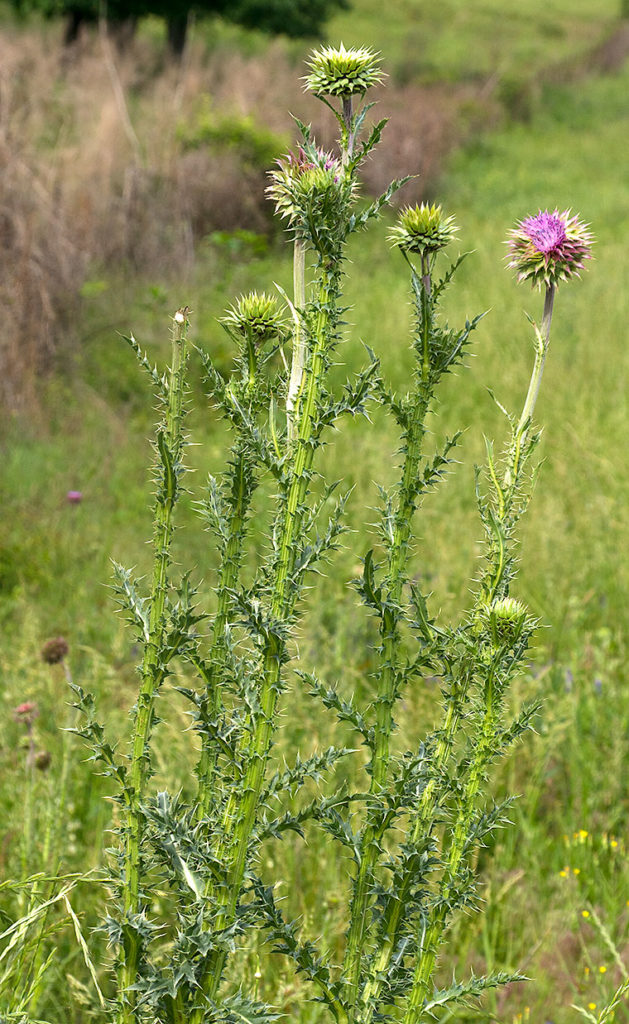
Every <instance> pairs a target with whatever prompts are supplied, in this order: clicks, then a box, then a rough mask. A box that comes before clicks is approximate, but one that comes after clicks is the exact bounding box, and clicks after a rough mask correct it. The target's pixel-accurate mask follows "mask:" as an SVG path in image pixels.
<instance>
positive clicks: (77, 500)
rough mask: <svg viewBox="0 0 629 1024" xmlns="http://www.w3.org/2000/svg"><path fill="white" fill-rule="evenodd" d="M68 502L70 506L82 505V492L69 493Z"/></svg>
mask: <svg viewBox="0 0 629 1024" xmlns="http://www.w3.org/2000/svg"><path fill="white" fill-rule="evenodd" d="M66 501H67V502H68V504H69V505H80V504H81V502H82V501H83V492H82V491H68V493H67V494H66Z"/></svg>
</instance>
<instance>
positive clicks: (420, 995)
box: [403, 666, 496, 1024]
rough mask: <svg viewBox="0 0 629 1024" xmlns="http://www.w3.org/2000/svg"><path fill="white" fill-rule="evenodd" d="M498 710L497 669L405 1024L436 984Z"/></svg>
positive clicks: (410, 1021)
mask: <svg viewBox="0 0 629 1024" xmlns="http://www.w3.org/2000/svg"><path fill="white" fill-rule="evenodd" d="M495 718H496V715H495V708H494V667H493V666H492V668H491V669H490V671H489V675H488V678H487V681H486V685H485V712H484V715H483V722H482V727H481V734H480V737H479V739H478V742H477V744H476V746H475V749H474V755H473V759H472V764H471V767H470V771H469V774H468V777H467V781H466V784H465V786H464V789H463V793H462V794H461V798H460V800H459V808H460V814H459V817H458V819H457V822H456V825H455V828H454V832H453V835H452V841H451V843H450V848H449V851H448V858H447V862H446V867H445V870H444V873H443V877H442V879H441V885H440V893H439V902H438V904H437V906H436V908H435V910H434V911H433V914H432V917H431V920H430V921H429V923H428V925H427V927H426V930H425V932H424V935H423V941H422V943H421V949H420V950H419V951H418V956H417V963H416V966H415V971H414V976H413V985H412V988H411V992H410V995H409V998H408V1002H407V1004H406V1011H405V1014H404V1017H403V1024H417V1022H418V1021H419V1020H421V1011H422V1007H423V1005H424V1002H425V1000H426V997H427V995H428V991H429V987H430V984H431V981H432V975H433V972H434V968H435V964H436V960H437V952H438V950H439V946H440V944H441V938H442V935H443V932H444V930H445V926H446V923H447V913H446V907H447V905H448V901H449V899H450V898H451V896H452V894H453V890H454V885H455V882H456V878H457V874H458V872H459V868H460V865H461V861H462V859H463V855H464V852H465V847H466V845H467V840H468V835H469V830H470V826H471V824H472V820H473V817H474V813H475V811H476V800H477V797H478V792H479V789H480V786H481V783H482V780H483V777H484V772H485V769H486V767H487V764H488V763H489V761H490V760H491V755H492V750H493V745H494V739H495Z"/></svg>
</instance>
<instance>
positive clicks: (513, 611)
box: [487, 597, 528, 647]
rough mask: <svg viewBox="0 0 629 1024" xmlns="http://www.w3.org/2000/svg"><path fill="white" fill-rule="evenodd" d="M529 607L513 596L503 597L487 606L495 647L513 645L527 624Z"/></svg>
mask: <svg viewBox="0 0 629 1024" xmlns="http://www.w3.org/2000/svg"><path fill="white" fill-rule="evenodd" d="M527 614H528V613H527V609H526V606H525V605H523V604H522V602H521V601H516V600H515V598H513V597H503V598H501V599H500V600H499V601H494V602H493V604H491V605H489V606H488V608H487V616H488V619H489V630H490V633H491V638H492V640H493V643H494V646H495V647H512V646H513V644H514V643H516V641H517V640H518V639H519V638H520V636H521V634H522V630H523V629H524V626H525V625H526V620H527Z"/></svg>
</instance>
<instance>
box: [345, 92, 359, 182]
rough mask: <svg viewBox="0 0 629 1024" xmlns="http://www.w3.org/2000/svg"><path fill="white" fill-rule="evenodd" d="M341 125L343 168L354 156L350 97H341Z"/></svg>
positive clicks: (354, 138) (354, 134) (352, 116)
mask: <svg viewBox="0 0 629 1024" xmlns="http://www.w3.org/2000/svg"><path fill="white" fill-rule="evenodd" d="M343 123H344V125H345V138H344V147H343V166H345V165H346V164H347V163H349V161H350V160H351V159H352V157H353V156H354V145H355V142H356V133H355V131H354V115H353V111H352V97H351V96H344V97H343Z"/></svg>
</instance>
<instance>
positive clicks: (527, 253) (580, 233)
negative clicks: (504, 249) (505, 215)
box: [507, 210, 593, 288]
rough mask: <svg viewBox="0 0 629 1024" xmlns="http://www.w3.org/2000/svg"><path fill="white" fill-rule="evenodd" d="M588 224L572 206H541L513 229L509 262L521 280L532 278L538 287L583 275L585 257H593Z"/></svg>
mask: <svg viewBox="0 0 629 1024" xmlns="http://www.w3.org/2000/svg"><path fill="white" fill-rule="evenodd" d="M587 228H588V225H587V224H582V223H581V221H580V220H579V218H578V217H577V216H572V214H571V211H570V210H564V211H563V213H559V211H558V210H554V212H553V213H550V212H549V211H548V210H540V211H539V213H537V214H536V216H534V217H527V218H526V219H525V220H521V221H519V222H518V225H517V227H516V228H515V229H514V230H513V231H512V232H511V237H510V239H509V240H508V242H507V245H508V246H509V253H508V256H507V259H508V261H509V263H508V265H509V266H510V267H512V268H513V269H514V270H516V271H517V274H518V280H519V281H531V282H532V284H533V286H534V287H535V285H537V286H538V287H540V288H541V286H542V284H545V285H546V286H547V287H551V286H556V285H557V284H559V282H560V281H567V280H569V278H571V277H579V276H580V275H579V271H580V270H582V269H583V267H584V264H585V261H586V260H589V259H591V258H592V242H593V238H592V235H591V234H590V232H589V231H588V230H587Z"/></svg>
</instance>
